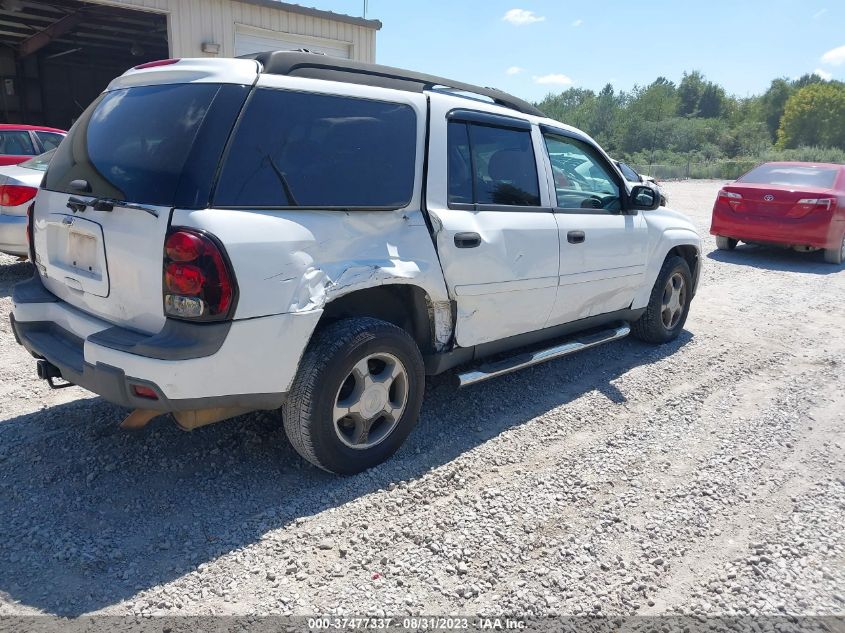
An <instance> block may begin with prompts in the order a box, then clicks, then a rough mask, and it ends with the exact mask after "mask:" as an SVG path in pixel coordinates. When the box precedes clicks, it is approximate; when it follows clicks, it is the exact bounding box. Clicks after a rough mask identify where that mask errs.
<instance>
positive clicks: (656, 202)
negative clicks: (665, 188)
mask: <svg viewBox="0 0 845 633" xmlns="http://www.w3.org/2000/svg"><path fill="white" fill-rule="evenodd" d="M630 200H631V204H630V209H631V210H632V211H654V210H655V209H657V208H658V207H660V194H659V193H657V192H656V191H655V190H654V189H652V188H651V187H648V186H645V185H636V186H634V187H632V188H631V196H630Z"/></svg>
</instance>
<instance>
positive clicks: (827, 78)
mask: <svg viewBox="0 0 845 633" xmlns="http://www.w3.org/2000/svg"><path fill="white" fill-rule="evenodd" d="M813 73H814V74H816V75H818V76H819V77H821V78H822V79H824V80H825V81H830V80H831V79H833V74H832V73H829V72H827V71H826V70H822V69H821V68H816V69H815V70H814V71H813Z"/></svg>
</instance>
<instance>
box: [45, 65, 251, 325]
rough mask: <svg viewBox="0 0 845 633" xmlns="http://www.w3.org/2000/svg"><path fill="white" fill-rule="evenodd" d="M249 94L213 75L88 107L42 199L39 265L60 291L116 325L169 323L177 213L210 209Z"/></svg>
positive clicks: (109, 96)
mask: <svg viewBox="0 0 845 633" xmlns="http://www.w3.org/2000/svg"><path fill="white" fill-rule="evenodd" d="M170 76H171V77H173V78H174V80H181V81H184V75H180V74H176V73H173V74H171V75H170ZM159 81H161V78H160V77H159ZM165 81H166V79H165ZM248 90H249V88H248V87H247V86H237V85H229V84H219V83H211V82H203V81H200V82H196V83H155V84H154V85H135V86H130V87H124V88H116V89H112V90H110V91H109V92H106V93H105V94H104V95H102V96H101V97H100V98H99V99H98V100H97V101H96V102H94V103H93V104H92V105H91V106H90V107H89V108H88V109H87V110H86V111H85V113H84V114H83V115H82V117H81V118H80V120H79V121H78V122H77V123H76V125H74V127H73V129H72V130H71V131H70V133H69V135H68V137H67V138H66V139H65V140H64V141H63V142H62V143H61V145H60V146H59V148H58V150H57V151H56V154H55V155H54V156H53V159H52V161H51V163H50V166H49V168H48V171H47V176H46V180H45V190H42V191H41V192H40V193H39V195H38V197H37V199H36V205H35V232H34V237H35V253H36V265H37V267H38V270H39V272H40V273H41V275H42V277H44V284H45V285H46V286H47V288H48V289H49V290H50V291H51V292H53V293H54V294H56V295H57V296H58V297H60V298H61V299H63V300H65V301H67V302H68V303H71V304H72V305H74V306H76V307H79V308H81V309H82V310H85V311H86V312H89V313H92V314H95V315H97V316H99V317H101V318H103V319H105V320H107V321H109V322H112V323H116V324H120V325H123V326H127V327H131V328H134V329H137V330H140V331H144V332H155V331H158V330H159V329H160V328H161V327H162V325H163V324H164V313H163V308H162V286H161V284H162V251H163V245H164V239H165V234H166V232H167V228H168V223H169V220H170V212H171V209H172V208H173V207H174V206H181V207H184V208H203V207H205V206H206V205H207V203H208V198H209V192H210V187H211V185H212V182H213V174H214V171H215V169H216V167H217V164H218V162H219V160H220V156H221V153H222V150H223V147H224V145H225V142H226V139H227V138H228V136H229V133H230V131H231V129H232V126H233V124H234V121H235V119H236V117H237V113H238V111H239V110H240V107H241V105H242V104H243V102H244V100H245V98H246V94H247V92H248ZM97 201H99V203H98V202H97Z"/></svg>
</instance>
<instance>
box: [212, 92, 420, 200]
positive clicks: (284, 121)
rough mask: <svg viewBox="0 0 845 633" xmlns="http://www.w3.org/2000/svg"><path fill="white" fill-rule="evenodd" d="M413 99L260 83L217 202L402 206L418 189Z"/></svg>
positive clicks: (228, 162) (222, 177)
mask: <svg viewBox="0 0 845 633" xmlns="http://www.w3.org/2000/svg"><path fill="white" fill-rule="evenodd" d="M416 126H417V125H416V115H415V113H414V110H413V109H412V108H411V107H410V106H407V105H403V104H397V103H388V102H383V101H373V100H369V99H357V98H352V97H341V96H334V95H319V94H313V93H302V92H292V91H287V90H274V89H264V88H262V89H259V90H257V91H256V92H255V93H254V95H253V97H252V98H251V99H250V101H249V103H248V104H247V107H246V110H245V112H244V114H243V116H242V117H241V121H240V123H239V124H238V128H237V130H236V132H235V135H234V138H233V140H232V142H231V146H230V149H229V152H228V155H227V156H226V160H225V163H224V165H223V169H222V171H221V173H220V179H219V181H218V184H217V191H216V193H215V195H214V205H215V206H218V207H271V208H274V207H307V208H351V207H357V208H398V207H403V206H405V205H407V204H408V203H409V202H410V200H411V195H412V193H413V189H414V164H415V158H416V156H415V155H416V135H417V132H416Z"/></svg>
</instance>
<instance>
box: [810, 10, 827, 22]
mask: <svg viewBox="0 0 845 633" xmlns="http://www.w3.org/2000/svg"><path fill="white" fill-rule="evenodd" d="M825 13H827V9H821V10H819V11H816V12H815V13H814V14H813V19H814V20H818V19H819V18H820V17H822V16H823V15H824V14H825Z"/></svg>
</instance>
